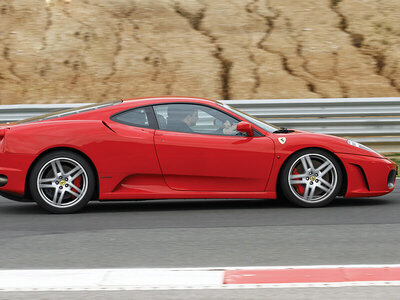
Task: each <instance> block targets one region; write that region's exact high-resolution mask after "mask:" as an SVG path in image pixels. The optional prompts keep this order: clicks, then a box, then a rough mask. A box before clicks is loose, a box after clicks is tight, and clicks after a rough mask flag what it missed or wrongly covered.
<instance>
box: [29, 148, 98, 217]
mask: <svg viewBox="0 0 400 300" xmlns="http://www.w3.org/2000/svg"><path fill="white" fill-rule="evenodd" d="M29 186H30V191H31V194H32V197H33V199H34V200H35V201H36V202H37V203H38V204H39V205H40V206H41V207H43V208H44V209H46V210H47V211H49V212H52V213H73V212H76V211H78V210H80V209H81V208H83V207H84V206H85V205H86V204H87V203H88V201H89V200H90V199H91V197H92V195H93V193H94V187H95V177H94V173H93V170H92V168H91V166H90V165H89V163H88V162H87V161H86V160H85V159H84V158H83V157H82V156H80V155H78V154H76V153H73V152H69V151H56V152H52V153H49V154H47V155H45V156H43V157H42V158H40V159H39V160H38V161H37V163H36V164H35V166H34V167H33V169H32V173H31V176H30V179H29Z"/></svg>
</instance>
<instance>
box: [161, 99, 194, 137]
mask: <svg viewBox="0 0 400 300" xmlns="http://www.w3.org/2000/svg"><path fill="white" fill-rule="evenodd" d="M198 119H199V117H198V109H197V108H195V107H193V106H189V105H178V106H172V105H171V106H169V107H168V122H167V130H170V131H178V132H187V133H192V132H193V130H192V129H191V128H190V127H191V126H195V125H196V123H197V120H198Z"/></svg>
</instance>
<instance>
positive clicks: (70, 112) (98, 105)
mask: <svg viewBox="0 0 400 300" xmlns="http://www.w3.org/2000/svg"><path fill="white" fill-rule="evenodd" d="M121 102H122V100H118V101H112V102H103V103H95V104H90V105H85V106H79V107H74V108H71V109H66V110H61V111H56V112H53V113H49V114H45V115H40V116H36V117H32V118H28V119H24V120H21V121H18V122H16V123H17V124H22V123H29V122H37V121H44V120H49V119H55V118H60V117H65V116H70V115H74V114H79V113H82V112H87V111H90V110H95V109H99V108H102V107H107V106H111V105H114V104H117V103H121Z"/></svg>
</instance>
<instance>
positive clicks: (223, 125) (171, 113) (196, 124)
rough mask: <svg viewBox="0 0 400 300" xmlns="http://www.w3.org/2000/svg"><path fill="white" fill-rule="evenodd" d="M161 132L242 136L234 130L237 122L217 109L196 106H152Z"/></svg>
mask: <svg viewBox="0 0 400 300" xmlns="http://www.w3.org/2000/svg"><path fill="white" fill-rule="evenodd" d="M154 112H155V114H156V119H157V122H158V126H159V128H160V129H162V130H167V131H177V132H186V133H200V134H212V135H244V134H242V133H241V132H238V131H237V130H236V125H237V123H238V122H239V121H238V120H236V119H235V118H233V117H231V116H230V115H228V114H226V113H223V112H221V111H219V110H217V109H214V108H211V107H209V106H204V105H196V104H160V105H155V106H154Z"/></svg>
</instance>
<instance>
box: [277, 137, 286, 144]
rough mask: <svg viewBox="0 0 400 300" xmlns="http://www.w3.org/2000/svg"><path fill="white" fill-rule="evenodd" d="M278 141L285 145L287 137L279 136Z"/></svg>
mask: <svg viewBox="0 0 400 300" xmlns="http://www.w3.org/2000/svg"><path fill="white" fill-rule="evenodd" d="M278 141H279V143H281V144H282V145H283V144H284V143H286V138H285V137H280V138H278Z"/></svg>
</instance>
